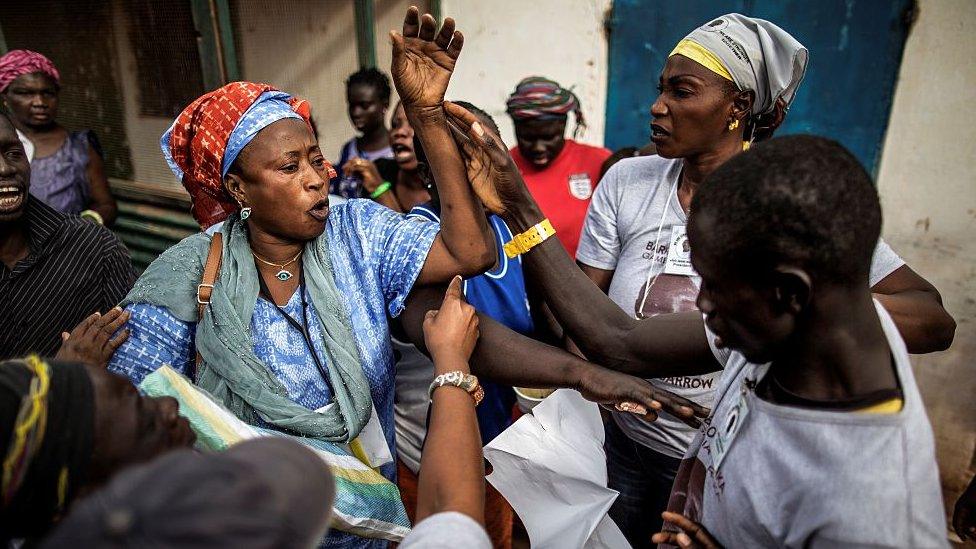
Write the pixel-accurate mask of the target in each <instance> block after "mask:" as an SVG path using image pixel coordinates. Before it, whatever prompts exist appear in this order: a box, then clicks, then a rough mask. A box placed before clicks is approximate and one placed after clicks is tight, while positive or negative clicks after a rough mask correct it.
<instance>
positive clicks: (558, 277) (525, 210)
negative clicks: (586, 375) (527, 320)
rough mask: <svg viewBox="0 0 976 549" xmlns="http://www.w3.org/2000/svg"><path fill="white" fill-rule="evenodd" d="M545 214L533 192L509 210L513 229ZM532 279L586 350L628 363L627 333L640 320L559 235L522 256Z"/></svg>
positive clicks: (608, 361) (605, 360) (607, 361)
mask: <svg viewBox="0 0 976 549" xmlns="http://www.w3.org/2000/svg"><path fill="white" fill-rule="evenodd" d="M543 218H544V216H543V215H542V212H541V210H539V208H538V206H537V205H536V204H535V202H534V200H532V199H531V197H530V196H528V195H526V197H525V200H523V201H522V203H521V204H519V205H518V206H517V207H515V208H513V209H512V210H510V211H509V212H507V213H506V215H505V221H506V222H507V223H508V225H509V227H510V228H511V229H512V232H513V233H515V234H518V233H521V232H524V231H526V230H527V229H529V228H530V227H532V226H533V225H535V224H536V223H538V222H540V221H542V219H543ZM522 264H523V265H524V267H525V269H526V278H527V279H531V280H532V284H533V286H534V287H536V288H538V289H539V291H540V293H541V294H542V295H543V296H544V299H545V302H546V305H547V306H548V307H549V310H550V311H551V312H552V313H553V316H554V317H555V319H556V320H557V321H558V322H559V325H560V326H562V328H563V329H564V330H565V331H566V332H568V334H567V335H568V336H570V337H572V339H573V341H574V342H575V343H576V345H577V346H578V347H579V348H580V350H582V351H583V353H584V354H585V355H586V356H588V357H590V358H591V359H592V360H594V361H595V362H598V363H600V364H604V365H606V366H608V367H612V368H616V367H617V366H619V365H620V360H621V359H623V360H624V362H627V360H626V357H627V356H628V354H629V353H628V352H627V349H624V348H623V342H624V340H625V339H626V335H627V334H628V333H629V332H630V331H631V330H632V329H633V328H634V327H635V325H636V323H637V321H636V320H635V319H633V318H631V317H629V316H628V315H627V314H626V313H624V312H623V310H621V309H620V307H618V306H617V305H616V304H615V303H614V302H613V301H611V300H610V299H609V298H608V297H607V296H606V295H604V294H603V292H601V291H600V288H599V287H597V286H596V285H595V284H593V282H592V281H591V280H590V279H589V278H587V276H586V275H585V274H583V272H582V271H581V270H580V269H579V268H578V267H577V266H576V263H575V262H574V261H573V260H572V259H571V258H570V257H569V254H567V253H566V250H565V249H564V248H563V247H562V245H561V244H560V243H559V240H558V239H556V238H554V237H553V238H549V239H548V240H546V241H545V242H543V243H542V244H539V245H538V246H536V247H535V248H533V249H532V250H530V251H529V252H528V253H526V254H524V255H523V256H522Z"/></svg>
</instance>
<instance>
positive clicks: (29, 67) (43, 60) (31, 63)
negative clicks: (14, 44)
mask: <svg viewBox="0 0 976 549" xmlns="http://www.w3.org/2000/svg"><path fill="white" fill-rule="evenodd" d="M32 72H42V73H44V74H46V75H48V76H50V77H51V78H53V79H54V82H55V83H56V84H61V73H60V72H58V69H57V67H55V66H54V63H52V62H51V60H50V59H48V58H47V57H44V56H43V55H41V54H39V53H37V52H36V51H30V50H10V51H9V52H7V53H6V54H5V55H4V56H3V57H0V92H2V91H5V90H6V89H7V86H9V85H10V83H11V82H13V81H14V80H15V79H16V78H17V77H18V76H21V75H23V74H30V73H32Z"/></svg>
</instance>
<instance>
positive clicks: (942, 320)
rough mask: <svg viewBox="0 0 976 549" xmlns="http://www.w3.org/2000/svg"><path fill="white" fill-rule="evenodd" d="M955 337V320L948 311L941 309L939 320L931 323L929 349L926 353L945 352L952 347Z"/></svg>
mask: <svg viewBox="0 0 976 549" xmlns="http://www.w3.org/2000/svg"><path fill="white" fill-rule="evenodd" d="M955 337H956V319H954V318H952V315H950V314H949V312H948V311H946V310H945V309H942V314H941V315H939V318H938V319H936V320H935V321H934V322H932V327H931V330H930V336H929V339H930V343H931V349H930V350H929V351H928V352H935V351H945V350H946V349H948V348H949V346H950V345H952V340H953V339H955Z"/></svg>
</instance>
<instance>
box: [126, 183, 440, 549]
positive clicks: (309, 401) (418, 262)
mask: <svg viewBox="0 0 976 549" xmlns="http://www.w3.org/2000/svg"><path fill="white" fill-rule="evenodd" d="M439 230H440V225H439V224H436V223H430V222H425V221H422V220H417V219H407V218H406V217H404V216H403V215H400V214H397V213H395V212H393V211H391V210H389V209H387V208H384V207H383V206H380V205H378V204H376V203H375V202H372V201H370V200H351V201H349V202H348V203H346V204H342V205H339V206H336V207H334V208H332V210H331V212H330V214H329V220H328V223H327V225H326V231H327V234H328V238H329V246H330V252H331V256H332V265H333V268H334V270H335V275H336V286H337V287H338V289H339V293H340V295H341V298H342V301H343V303H344V304H345V307H346V310H347V311H348V312H349V315H350V318H351V321H352V332H353V335H354V337H355V338H356V345H357V347H358V348H359V354H360V357H361V358H362V361H363V371H364V372H365V374H366V379H367V380H368V381H369V384H370V389H371V394H372V397H373V403H374V406H375V407H376V413H377V415H378V417H379V420H380V425H381V426H382V427H383V433H384V435H385V436H386V441H387V444H388V445H389V447H390V452H391V453H392V454H393V455H394V456H395V455H396V445H395V444H394V440H393V436H394V427H393V381H394V374H395V363H394V360H393V349H392V347H391V346H390V328H389V324H388V323H387V314H389V315H391V316H394V317H395V316H397V315H399V314H400V312H401V311H402V310H403V304H404V300H405V299H406V297H407V295H408V294H409V293H410V289H411V288H412V287H413V284H414V282H415V281H416V280H417V275H419V274H420V270H421V268H422V267H423V265H424V261H425V260H426V258H427V252H428V251H430V247H431V245H432V244H433V241H434V237H435V236H436V235H437V233H438V231H439ZM306 296H307V293H306ZM282 308H283V309H284V310H285V312H287V313H288V314H289V315H291V317H292V318H294V319H296V320H298V321H299V322H301V321H302V304H301V298H300V296H299V294H298V292H295V294H294V295H293V296H292V297H291V299H290V300H289V302H288V304H287V305H285V306H284V307H282ZM129 311H130V312H131V313H132V318H130V319H129V322H128V325H127V327H128V329H129V330H130V336H129V340H128V341H126V342H125V343H124V344H123V345H122V346H121V347H120V348H119V350H118V351H116V353H115V356H114V357H112V361H111V362H110V363H109V369H110V370H112V371H113V372H116V373H119V374H122V375H125V376H127V377H128V378H129V379H131V380H132V382H133V383H136V384H138V383H139V382H141V381H142V379H143V378H144V377H145V376H146V375H148V374H150V373H152V372H153V371H154V370H156V369H157V368H159V367H160V366H162V365H164V364H169V365H170V366H172V367H173V368H175V369H176V370H178V371H180V372H183V373H188V372H189V371H191V367H192V365H193V361H194V358H195V354H196V351H195V348H194V343H193V335H194V333H195V331H196V325H195V323H189V322H182V321H180V320H177V319H176V318H175V317H174V316H173V315H172V314H170V313H169V311H168V310H166V309H163V308H161V307H155V306H152V305H147V304H136V305H132V306H130V307H129ZM308 317H309V323H310V324H311V326H310V327H309V331H310V332H311V335H312V341H313V345H314V346H315V351H316V353H317V354H318V356H319V358H320V360H321V361H322V363H323V365H325V367H326V368H328V364H327V358H326V357H327V355H326V354H325V350H324V349H323V348H322V345H321V338H320V337H319V334H320V331H321V325H320V324H319V320H318V316H317V315H316V314H315V309H314V307H309V309H308ZM251 337H252V340H253V343H254V354H255V355H257V357H258V358H260V359H261V360H263V361H264V362H265V364H267V365H268V368H269V369H271V371H272V372H273V373H274V374H275V375H276V376H277V377H278V379H279V380H281V382H282V384H284V386H285V388H286V389H287V390H288V394H289V396H290V397H291V398H292V399H293V400H294V401H295V402H297V403H299V404H301V405H303V406H306V407H308V408H309V409H312V410H314V409H318V408H320V407H322V406H324V405H326V404H328V403H329V401H330V400H331V399H332V395H331V394H330V391H329V388H328V386H327V385H326V383H325V382H324V380H323V379H322V377H321V375H320V374H319V372H318V370H317V369H316V367H315V363H314V361H313V359H312V357H311V355H310V354H309V353H308V350H307V348H306V345H305V341H304V338H303V337H302V335H301V333H300V332H299V331H298V330H296V329H295V328H294V327H292V326H291V325H290V324H288V321H287V320H285V318H284V317H283V316H281V314H280V313H279V312H278V311H277V309H276V308H275V307H274V305H273V304H271V303H270V302H268V301H266V300H264V299H262V298H259V299H258V301H257V304H256V305H255V308H254V315H253V316H252V317H251ZM380 472H381V473H383V475H384V476H386V477H387V478H388V479H390V480H391V481H394V480H395V474H396V466H395V464H388V465H385V466H383V467H381V468H380ZM386 545H387V542H385V541H374V540H367V539H364V538H360V537H357V536H353V535H349V534H344V533H341V532H332V533H330V534H329V536H328V538H327V539H326V540H325V543H324V545H323V547H386Z"/></svg>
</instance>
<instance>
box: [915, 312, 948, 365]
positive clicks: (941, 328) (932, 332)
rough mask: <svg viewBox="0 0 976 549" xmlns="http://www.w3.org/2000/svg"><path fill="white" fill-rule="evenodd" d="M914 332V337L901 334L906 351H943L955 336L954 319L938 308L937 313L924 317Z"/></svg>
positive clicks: (919, 352)
mask: <svg viewBox="0 0 976 549" xmlns="http://www.w3.org/2000/svg"><path fill="white" fill-rule="evenodd" d="M915 334H917V335H915V336H914V337H912V336H910V335H908V334H904V335H903V337H904V339H905V346H906V347H907V348H908V352H910V353H912V354H916V355H920V354H926V353H936V352H939V351H945V350H946V349H948V348H949V346H950V345H952V340H953V339H954V338H955V336H956V321H955V319H954V318H952V316H951V315H950V314H949V313H948V312H947V311H946V310H945V309H941V308H940V311H939V314H938V315H932V316H931V317H930V318H928V319H926V320H925V321H924V322H923V323H922V324H921V325H919V326H918V327H917V329H916V330H915ZM906 336H907V337H906Z"/></svg>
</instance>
